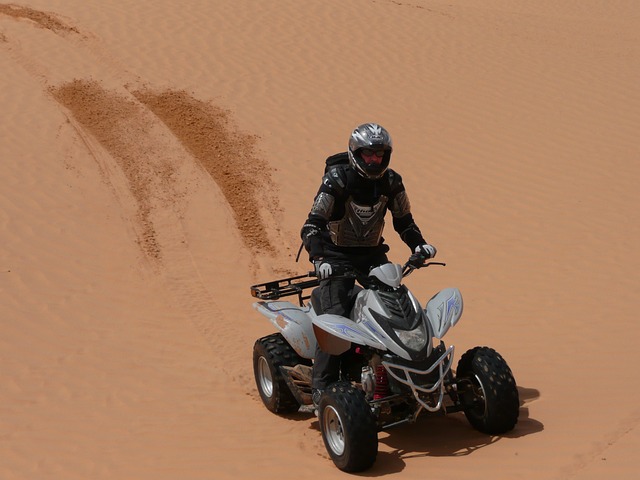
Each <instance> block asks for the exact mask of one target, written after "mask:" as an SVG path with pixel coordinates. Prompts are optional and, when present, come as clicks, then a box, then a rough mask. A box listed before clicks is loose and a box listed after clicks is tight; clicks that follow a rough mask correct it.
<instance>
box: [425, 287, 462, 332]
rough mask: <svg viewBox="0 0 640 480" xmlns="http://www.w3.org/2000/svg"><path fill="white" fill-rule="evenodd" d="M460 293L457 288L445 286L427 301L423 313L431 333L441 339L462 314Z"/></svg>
mask: <svg viewBox="0 0 640 480" xmlns="http://www.w3.org/2000/svg"><path fill="white" fill-rule="evenodd" d="M462 308H463V302H462V294H461V293H460V290H458V289H457V288H445V289H444V290H441V291H440V292H438V293H437V294H436V295H434V296H433V297H432V298H431V300H429V301H428V302H427V308H425V313H426V315H427V319H428V320H429V323H430V324H431V328H432V329H433V335H434V337H436V338H437V339H439V340H441V339H442V337H444V336H445V334H446V333H447V332H448V331H449V329H450V328H451V327H453V326H454V325H455V324H456V323H458V320H460V316H461V315H462Z"/></svg>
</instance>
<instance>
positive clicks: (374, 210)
mask: <svg viewBox="0 0 640 480" xmlns="http://www.w3.org/2000/svg"><path fill="white" fill-rule="evenodd" d="M388 201H389V199H388V198H387V197H386V196H385V195H381V196H380V198H379V199H378V201H377V203H375V204H374V205H359V204H358V203H356V202H355V201H354V200H353V197H352V196H350V197H348V198H347V200H346V201H345V205H344V207H345V208H344V216H343V217H342V218H341V219H339V220H334V221H330V222H329V225H328V226H329V233H330V235H331V240H332V241H333V243H334V244H335V245H338V246H339V247H375V246H377V245H378V244H379V243H380V239H381V237H382V230H383V229H384V215H385V213H386V211H387V208H386V207H387V202H388Z"/></svg>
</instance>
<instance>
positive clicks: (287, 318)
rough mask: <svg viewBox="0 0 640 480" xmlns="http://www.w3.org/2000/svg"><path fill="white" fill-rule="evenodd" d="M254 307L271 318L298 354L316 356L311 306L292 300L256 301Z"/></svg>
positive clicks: (305, 356) (309, 356) (306, 356)
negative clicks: (295, 302)
mask: <svg viewBox="0 0 640 480" xmlns="http://www.w3.org/2000/svg"><path fill="white" fill-rule="evenodd" d="M253 308H255V309H256V310H257V311H258V312H260V313H261V314H262V315H264V316H265V317H267V318H268V319H269V321H270V322H271V323H272V324H273V325H274V326H275V327H276V328H277V329H278V330H279V331H280V333H282V336H283V337H284V338H285V340H286V341H287V343H288V344H289V345H291V347H292V348H293V349H294V350H295V351H296V353H297V354H298V355H300V356H301V357H302V358H313V357H314V356H315V353H316V345H317V341H316V337H315V335H314V334H313V326H312V324H311V317H310V316H309V311H310V309H311V307H310V306H305V307H300V306H298V305H294V304H293V303H291V302H256V303H254V304H253Z"/></svg>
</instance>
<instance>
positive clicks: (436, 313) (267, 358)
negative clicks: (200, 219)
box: [251, 262, 520, 472]
mask: <svg viewBox="0 0 640 480" xmlns="http://www.w3.org/2000/svg"><path fill="white" fill-rule="evenodd" d="M430 265H444V263H439V262H429V263H426V264H423V265H422V266H425V267H426V266H430ZM415 269H416V267H415V266H413V265H411V264H410V263H409V262H407V264H405V265H404V266H401V265H399V264H394V263H387V264H384V265H381V266H379V267H376V268H374V269H372V270H371V272H369V274H368V275H361V274H359V273H358V272H342V273H341V274H343V275H345V276H352V277H354V278H356V279H357V282H358V283H359V284H360V285H362V287H360V286H358V285H356V287H355V288H354V291H353V292H352V296H353V308H352V310H351V315H350V318H346V317H342V316H338V315H331V314H321V313H320V308H319V307H320V298H319V288H315V287H317V286H318V285H319V280H318V279H317V278H313V277H315V274H314V273H309V274H307V275H300V276H294V277H290V278H285V279H282V280H276V281H273V282H267V283H263V284H258V285H254V286H252V287H251V294H252V295H253V296H254V297H256V298H258V299H261V300H262V301H258V302H256V303H254V307H255V308H256V310H258V311H259V312H260V313H261V314H263V315H264V316H266V317H267V318H268V319H269V320H270V321H271V323H272V324H273V325H274V326H275V327H276V329H277V330H278V332H277V333H273V334H271V335H268V336H266V337H263V338H260V339H258V340H257V341H256V343H255V345H254V349H253V368H254V374H255V380H256V385H257V388H258V392H259V393H260V397H261V399H262V401H263V403H264V405H265V406H266V407H267V409H269V410H270V411H271V412H274V413H278V414H284V413H292V412H296V411H298V410H300V409H301V407H302V409H307V410H308V411H313V407H312V406H311V405H312V395H311V372H312V364H313V357H314V354H315V351H316V346H317V345H318V344H319V345H320V348H321V349H322V350H324V351H325V352H328V353H331V354H334V355H346V356H347V358H348V361H346V362H344V361H343V367H342V371H341V379H340V381H339V382H336V383H333V384H331V385H330V386H329V387H328V388H327V389H326V390H324V391H323V392H322V396H321V398H320V401H319V403H318V406H317V412H316V414H317V415H318V419H319V426H320V430H321V433H322V438H323V441H324V444H325V447H326V448H327V451H328V453H329V456H330V457H331V459H332V460H333V462H334V463H335V465H336V466H337V467H338V468H339V469H340V470H343V471H346V472H358V471H362V470H365V469H367V468H369V467H371V465H373V463H374V462H375V459H376V455H377V452H378V432H379V431H382V430H385V429H388V428H391V427H393V426H396V425H401V424H405V423H414V422H415V421H416V420H417V418H418V416H420V415H424V414H426V415H434V414H447V413H452V412H459V411H462V412H464V414H465V416H466V417H467V419H468V420H469V422H470V423H471V425H472V426H473V427H474V428H475V429H477V430H479V431H481V432H484V433H487V434H490V435H497V434H502V433H506V432H508V431H510V430H512V429H513V428H514V427H515V425H516V423H517V421H518V413H519V406H520V403H519V398H518V390H517V388H516V382H515V379H514V377H513V374H512V373H511V369H510V368H509V366H508V365H507V362H506V361H505V360H504V359H503V358H502V357H501V356H500V355H499V354H498V353H497V352H496V351H495V350H493V349H491V348H488V347H475V348H472V349H470V350H468V351H467V352H466V353H465V354H464V355H462V356H461V357H460V360H459V361H458V364H457V368H456V370H455V372H454V371H453V370H452V365H453V361H454V346H453V345H451V346H449V347H447V346H446V345H445V343H444V342H443V341H442V338H443V337H444V335H445V334H446V333H447V331H448V330H449V329H450V328H451V327H452V326H454V325H455V324H456V323H457V322H458V320H459V319H460V316H461V315H462V308H463V302H462V296H461V294H460V291H459V290H458V289H457V288H446V289H444V290H442V291H440V292H439V293H437V294H436V295H435V296H433V297H432V298H431V299H430V300H429V301H428V302H427V303H426V308H424V309H423V308H422V306H421V305H420V303H419V302H418V300H417V299H416V298H415V297H414V296H413V294H412V293H411V292H410V291H409V290H408V289H407V287H406V286H404V285H403V284H402V279H403V278H404V277H405V276H407V275H409V274H410V273H412V272H413V271H414V270H415ZM309 290H311V292H310V294H307V292H308V291H309ZM287 296H297V297H298V305H295V304H294V303H291V302H288V301H279V299H280V298H282V297H287ZM345 363H346V364H347V365H348V367H346V368H345V367H344V364H345Z"/></svg>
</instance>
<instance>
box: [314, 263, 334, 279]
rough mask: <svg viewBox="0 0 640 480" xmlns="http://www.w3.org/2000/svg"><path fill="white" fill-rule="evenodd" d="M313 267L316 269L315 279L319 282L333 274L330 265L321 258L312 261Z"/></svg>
mask: <svg viewBox="0 0 640 480" xmlns="http://www.w3.org/2000/svg"><path fill="white" fill-rule="evenodd" d="M313 265H314V267H315V269H316V277H318V278H319V279H320V280H325V279H327V278H329V276H330V275H331V274H332V273H333V268H331V264H330V263H327V262H325V261H323V260H322V259H321V258H319V259H316V260H314V261H313Z"/></svg>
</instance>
